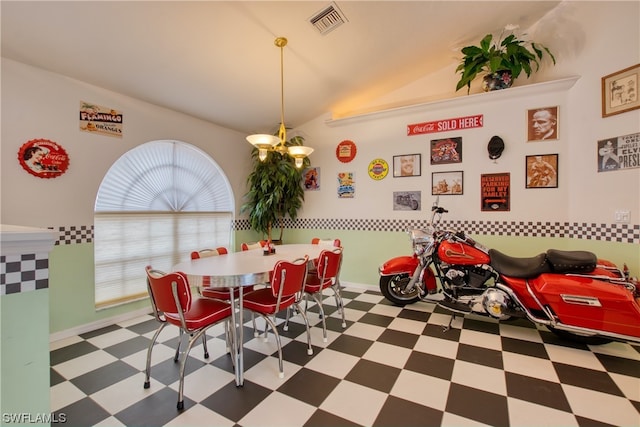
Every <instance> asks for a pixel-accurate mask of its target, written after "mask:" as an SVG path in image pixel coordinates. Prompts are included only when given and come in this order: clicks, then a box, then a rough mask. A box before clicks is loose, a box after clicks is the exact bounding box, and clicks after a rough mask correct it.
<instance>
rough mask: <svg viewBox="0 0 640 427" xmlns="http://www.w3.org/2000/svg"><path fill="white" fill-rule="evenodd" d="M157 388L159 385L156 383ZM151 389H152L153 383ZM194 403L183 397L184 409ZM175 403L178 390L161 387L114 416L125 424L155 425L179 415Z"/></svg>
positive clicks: (153, 426) (176, 403) (151, 426)
mask: <svg viewBox="0 0 640 427" xmlns="http://www.w3.org/2000/svg"><path fill="white" fill-rule="evenodd" d="M157 388H160V386H159V385H158V387H157ZM151 390H154V385H153V384H152V385H151ZM194 404H195V402H194V401H192V400H190V399H187V398H185V399H184V410H188V409H189V408H190V407H192V406H193V405H194ZM177 405H178V392H177V391H175V390H173V389H170V388H168V387H162V388H161V389H159V390H158V391H156V392H155V393H153V394H151V395H149V396H148V397H146V398H144V399H142V400H140V401H138V402H136V403H134V404H133V405H131V406H129V407H128V408H126V409H123V410H122V411H120V412H118V413H117V414H115V417H116V418H117V419H118V420H119V421H120V422H121V423H123V424H124V425H125V426H136V427H147V426H148V427H157V426H162V425H164V424H166V423H168V422H169V421H171V420H172V419H174V418H175V417H176V416H178V415H179V412H178V409H177ZM84 425H85V426H86V425H91V424H84Z"/></svg>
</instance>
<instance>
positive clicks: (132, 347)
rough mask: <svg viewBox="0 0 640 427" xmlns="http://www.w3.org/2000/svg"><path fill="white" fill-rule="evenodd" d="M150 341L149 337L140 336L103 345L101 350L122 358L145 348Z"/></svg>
mask: <svg viewBox="0 0 640 427" xmlns="http://www.w3.org/2000/svg"><path fill="white" fill-rule="evenodd" d="M150 343H151V340H150V339H149V338H145V337H142V336H140V337H135V338H131V339H130V340H126V341H123V342H121V343H118V344H114V345H112V346H110V347H105V348H104V349H103V350H104V351H106V352H107V353H109V354H111V355H112V356H115V357H117V358H118V359H123V358H125V357H127V356H130V355H132V354H134V353H137V352H139V351H142V350H147V349H148V348H149V344H150Z"/></svg>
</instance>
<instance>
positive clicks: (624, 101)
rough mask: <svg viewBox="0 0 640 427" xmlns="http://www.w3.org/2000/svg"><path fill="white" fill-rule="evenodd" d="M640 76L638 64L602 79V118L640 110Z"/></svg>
mask: <svg viewBox="0 0 640 427" xmlns="http://www.w3.org/2000/svg"><path fill="white" fill-rule="evenodd" d="M639 75H640V64H636V65H633V66H631V67H629V68H625V69H624V70H620V71H616V72H615V73H612V74H609V75H608V76H604V77H603V78H602V117H609V116H613V115H614V114H620V113H625V112H627V111H631V110H637V109H638V108H640V98H638V83H640V77H639Z"/></svg>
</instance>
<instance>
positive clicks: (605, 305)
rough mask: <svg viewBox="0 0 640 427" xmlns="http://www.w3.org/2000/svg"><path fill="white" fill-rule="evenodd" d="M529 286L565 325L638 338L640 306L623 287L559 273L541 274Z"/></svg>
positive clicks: (639, 334)
mask: <svg viewBox="0 0 640 427" xmlns="http://www.w3.org/2000/svg"><path fill="white" fill-rule="evenodd" d="M529 283H530V284H531V285H532V288H533V290H534V292H535V294H536V295H537V296H538V298H539V300H540V302H541V303H542V304H543V305H547V306H549V307H550V308H551V310H553V312H554V313H555V315H556V316H557V317H558V319H559V320H560V321H561V322H562V323H564V324H566V325H570V326H577V327H581V328H589V329H595V330H602V331H607V332H612V333H615V334H622V335H628V336H632V337H640V306H638V302H637V301H636V300H635V299H634V296H633V294H632V293H631V292H629V290H628V289H626V288H625V287H624V286H622V285H618V284H614V283H609V282H606V281H602V280H597V279H596V278H593V277H580V276H564V275H559V274H541V275H540V276H538V277H537V278H535V279H533V280H530V282H529Z"/></svg>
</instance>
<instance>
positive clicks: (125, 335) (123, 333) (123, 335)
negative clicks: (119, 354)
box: [87, 328, 177, 348]
mask: <svg viewBox="0 0 640 427" xmlns="http://www.w3.org/2000/svg"><path fill="white" fill-rule="evenodd" d="M176 330H177V329H176ZM137 336H138V334H136V333H134V332H131V331H130V330H128V329H124V328H121V329H117V330H115V331H112V332H107V333H106V334H101V335H98V336H95V337H91V338H88V339H87V341H88V342H90V343H91V344H93V345H95V346H96V347H98V348H107V347H111V346H112V345H115V344H119V343H121V342H123V341H126V340H129V339H131V338H136V337H137Z"/></svg>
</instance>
